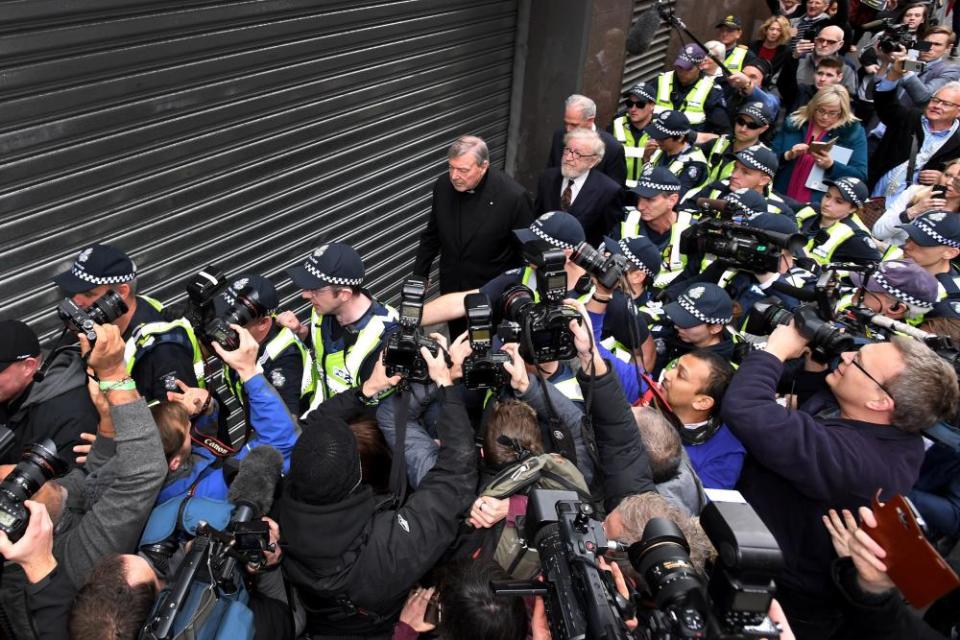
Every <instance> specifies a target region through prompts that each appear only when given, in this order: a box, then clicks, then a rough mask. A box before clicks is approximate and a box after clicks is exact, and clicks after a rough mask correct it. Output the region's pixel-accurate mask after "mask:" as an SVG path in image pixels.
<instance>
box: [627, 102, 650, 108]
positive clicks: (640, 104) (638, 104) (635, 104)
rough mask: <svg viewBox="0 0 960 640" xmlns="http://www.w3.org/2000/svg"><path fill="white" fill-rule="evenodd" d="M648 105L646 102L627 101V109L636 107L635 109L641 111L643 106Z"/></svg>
mask: <svg viewBox="0 0 960 640" xmlns="http://www.w3.org/2000/svg"><path fill="white" fill-rule="evenodd" d="M648 104H650V102H649V101H647V100H627V109H631V108H633V107H636V108H637V109H643V108H644V107H645V106H647V105H648Z"/></svg>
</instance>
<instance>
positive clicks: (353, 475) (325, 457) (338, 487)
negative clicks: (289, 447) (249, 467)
mask: <svg viewBox="0 0 960 640" xmlns="http://www.w3.org/2000/svg"><path fill="white" fill-rule="evenodd" d="M317 413H318V412H314V415H316V414H317ZM360 478H361V475H360V453H359V452H358V451H357V440H356V438H355V437H354V436H353V432H352V431H351V430H350V426H349V425H348V424H347V423H346V422H344V421H343V420H341V419H334V420H330V419H325V420H322V421H321V420H312V419H311V420H308V423H307V425H306V426H305V427H304V429H303V433H302V434H300V438H299V439H298V440H297V443H296V444H295V445H294V447H293V453H292V454H291V455H290V474H289V476H288V480H289V482H290V488H291V492H292V494H293V497H294V498H296V499H298V500H302V501H303V502H307V503H309V504H318V505H319V504H331V503H334V502H339V501H340V500H343V499H344V498H346V497H347V496H349V495H350V492H351V491H352V490H353V489H354V488H355V487H356V486H357V485H358V484H359V483H360Z"/></svg>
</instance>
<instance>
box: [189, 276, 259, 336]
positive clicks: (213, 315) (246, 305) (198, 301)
mask: <svg viewBox="0 0 960 640" xmlns="http://www.w3.org/2000/svg"><path fill="white" fill-rule="evenodd" d="M227 286H228V285H227V278H226V276H225V275H224V273H223V271H221V270H220V269H219V268H217V267H216V266H214V265H209V266H208V267H207V268H206V269H204V270H203V271H200V272H199V273H197V275H195V276H194V277H193V278H191V279H190V281H189V282H187V287H186V289H187V304H186V307H185V308H184V312H183V316H184V317H185V318H186V319H187V321H188V322H189V323H190V325H191V326H192V327H193V330H194V332H195V333H196V334H197V337H198V338H199V339H200V341H201V342H203V343H204V344H205V345H207V346H208V347H209V346H210V344H212V343H214V342H216V343H218V344H219V345H220V346H222V347H223V348H224V349H226V350H227V351H235V350H236V349H237V348H238V347H239V346H240V336H239V334H237V332H236V331H234V330H233V329H231V328H230V325H231V324H238V325H241V326H243V325H245V324H247V323H248V322H251V321H253V320H257V319H259V318H263V317H264V316H266V315H267V313H269V309H267V308H266V307H265V306H264V305H263V304H262V303H261V301H260V297H259V295H258V294H257V291H256V290H255V289H254V288H253V287H242V288H240V290H239V291H237V292H236V294H237V295H236V298H235V299H234V301H233V302H232V303H231V304H230V306H229V307H227V310H226V311H225V312H224V313H223V315H220V316H218V315H217V312H216V306H215V305H214V299H215V298H216V297H217V296H218V295H219V294H220V293H222V292H223V290H224V289H226V288H227Z"/></svg>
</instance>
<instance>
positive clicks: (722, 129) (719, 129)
mask: <svg viewBox="0 0 960 640" xmlns="http://www.w3.org/2000/svg"><path fill="white" fill-rule="evenodd" d="M702 77H703V72H701V73H700V76H699V77H698V78H697V80H696V82H694V83H693V84H691V85H687V86H686V87H682V86H680V79H679V78H677V77H676V74H674V82H673V87H672V90H671V91H670V102H671V103H672V104H673V108H674V110H675V111H684V108H685V107H686V102H687V94H688V93H690V91H691V90H692V89H693V87H694V86H696V83H697V82H699V81H700V78H702ZM703 112H704V115H705V116H706V119H705V120H704V121H703V123H702V124H699V125H696V126H694V129H695V130H697V131H703V132H705V133H717V134H724V133H729V132H730V131H731V130H732V129H731V126H730V115H729V114H728V113H727V103H726V101H725V100H724V98H723V90H722V89H721V88H720V87H719V86H718V85H717V83H716V82H714V84H713V87H711V89H710V92H709V93H708V94H707V99H706V101H705V102H704V105H703Z"/></svg>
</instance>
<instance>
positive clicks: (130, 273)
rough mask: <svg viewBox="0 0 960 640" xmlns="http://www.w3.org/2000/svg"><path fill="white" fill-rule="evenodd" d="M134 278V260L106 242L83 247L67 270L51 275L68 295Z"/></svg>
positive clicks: (55, 282)
mask: <svg viewBox="0 0 960 640" xmlns="http://www.w3.org/2000/svg"><path fill="white" fill-rule="evenodd" d="M136 277H137V268H136V266H135V265H134V264H133V260H131V259H130V257H129V256H128V255H127V254H125V253H124V252H123V251H121V250H120V249H117V248H116V247H114V246H111V245H109V244H100V243H97V244H93V245H90V246H89V247H86V248H85V249H84V250H83V251H81V252H80V255H78V256H77V259H76V260H74V262H73V266H72V267H70V269H68V270H67V271H64V272H63V273H59V274H57V275H55V276H54V277H53V282H54V284H56V285H57V286H58V287H60V288H61V289H63V290H64V291H65V292H66V293H67V294H68V295H74V294H76V293H83V292H84V291H90V290H91V289H93V288H94V287H97V286H100V285H102V284H105V285H116V284H123V283H124V282H130V281H131V280H133V279H134V278H136Z"/></svg>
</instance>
